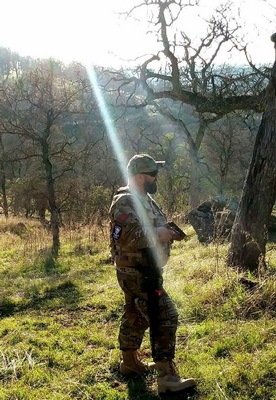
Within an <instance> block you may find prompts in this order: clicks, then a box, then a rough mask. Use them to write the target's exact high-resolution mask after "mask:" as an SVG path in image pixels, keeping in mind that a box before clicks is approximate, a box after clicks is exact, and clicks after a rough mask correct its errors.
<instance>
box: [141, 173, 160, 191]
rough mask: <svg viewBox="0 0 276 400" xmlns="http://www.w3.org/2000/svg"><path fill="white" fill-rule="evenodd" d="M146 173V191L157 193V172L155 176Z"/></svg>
mask: <svg viewBox="0 0 276 400" xmlns="http://www.w3.org/2000/svg"><path fill="white" fill-rule="evenodd" d="M143 175H144V191H145V193H149V194H155V193H156V192H157V173H156V175H155V176H151V175H148V174H143Z"/></svg>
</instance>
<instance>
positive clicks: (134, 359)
mask: <svg viewBox="0 0 276 400" xmlns="http://www.w3.org/2000/svg"><path fill="white" fill-rule="evenodd" d="M122 357H123V360H122V361H121V363H120V372H121V373H122V374H123V375H125V376H126V375H132V374H146V373H148V372H150V371H151V370H153V369H154V368H155V363H154V362H151V363H143V362H142V361H140V360H139V356H138V352H137V350H131V351H123V352H122Z"/></svg>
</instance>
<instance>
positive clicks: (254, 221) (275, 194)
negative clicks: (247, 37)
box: [228, 34, 276, 271]
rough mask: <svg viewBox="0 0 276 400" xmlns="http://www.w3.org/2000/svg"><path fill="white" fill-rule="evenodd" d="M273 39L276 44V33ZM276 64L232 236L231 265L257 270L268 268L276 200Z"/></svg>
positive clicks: (229, 255) (229, 256) (229, 260)
mask: <svg viewBox="0 0 276 400" xmlns="http://www.w3.org/2000/svg"><path fill="white" fill-rule="evenodd" d="M271 40H272V41H273V42H274V44H275V49H276V34H274V35H272V37H271ZM275 154H276V61H275V63H274V66H273V68H272V71H271V77H270V81H269V84H268V87H267V90H266V106H265V111H264V113H263V117H262V121H261V125H260V127H259V131H258V134H257V138H256V142H255V147H254V152H253V156H252V160H251V164H250V167H249V171H248V174H247V177H246V180H245V184H244V188H243V192H242V197H241V201H240V204H239V209H238V212H237V215H236V218H235V222H234V226H233V229H232V234H231V247H230V250H229V254H228V262H229V265H231V266H234V267H238V268H246V269H250V270H253V271H254V270H256V269H257V268H258V267H259V266H260V265H261V266H264V265H265V246H266V241H267V226H268V221H269V217H270V215H271V212H272V208H273V205H274V203H275V199H276V157H275Z"/></svg>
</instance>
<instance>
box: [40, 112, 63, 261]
mask: <svg viewBox="0 0 276 400" xmlns="http://www.w3.org/2000/svg"><path fill="white" fill-rule="evenodd" d="M49 120H50V115H49V113H48V122H49ZM48 125H50V124H48ZM49 136H50V128H49V126H48V127H47V128H46V129H45V131H44V139H43V140H41V147H42V160H43V164H44V168H45V175H46V185H47V193H48V201H49V208H50V214H51V231H52V238H53V244H52V256H53V257H54V258H57V257H58V253H59V248H60V229H59V211H58V207H57V202H56V194H55V188H54V177H53V167H52V164H51V161H50V157H49V144H48V138H49Z"/></svg>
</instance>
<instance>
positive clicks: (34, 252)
mask: <svg viewBox="0 0 276 400" xmlns="http://www.w3.org/2000/svg"><path fill="white" fill-rule="evenodd" d="M20 223H21V224H20ZM184 229H185V231H186V232H187V234H188V239H187V240H186V241H185V242H178V243H176V244H174V245H173V250H172V256H171V259H170V262H169V264H168V265H167V267H166V269H165V272H164V281H165V288H166V289H167V291H168V292H169V293H170V295H171V297H172V298H173V299H174V301H175V303H176V305H177V307H178V310H179V314H180V320H179V328H178V332H177V351H176V355H177V356H176V363H177V365H178V369H179V372H180V374H181V375H183V376H193V377H194V378H195V379H196V380H197V383H198V384H197V390H196V392H195V393H193V394H190V395H187V396H186V398H187V399H194V400H195V399H196V400H220V399H221V400H230V399H231V400H234V399H235V400H275V399H276V340H275V338H276V323H275V314H276V312H275V311H276V296H275V294H276V286H275V272H276V248H275V244H272V243H271V244H269V245H268V252H267V262H268V268H267V270H266V271H259V273H258V276H248V275H245V274H243V275H242V274H239V273H237V272H236V271H234V270H232V269H229V268H228V267H227V266H226V265H225V257H226V254H227V245H219V244H214V245H210V246H208V247H207V246H203V245H201V244H199V242H198V240H197V237H196V235H195V233H194V231H193V229H192V228H191V227H189V226H186V227H184ZM61 239H62V248H61V253H60V257H59V259H58V260H57V261H53V260H52V259H51V257H49V253H48V251H47V248H48V247H49V243H50V238H49V237H48V235H47V233H46V232H45V231H44V230H42V229H41V227H40V226H39V224H38V223H35V222H32V223H30V222H27V221H19V220H8V221H6V220H0V400H19V399H20V400H21V399H24V400H37V399H39V400H46V399H51V400H68V399H83V400H84V399H97V400H99V399H103V400H104V399H105V400H123V399H124V400H126V399H130V400H154V399H156V400H157V399H158V398H159V397H158V395H157V392H156V376H155V374H154V373H151V374H150V375H149V376H147V377H136V378H135V379H133V378H131V379H126V378H124V377H123V376H121V375H120V373H119V371H118V364H119V360H120V352H119V350H118V345H117V335H118V327H119V322H120V315H121V313H122V309H123V296H122V293H121V291H120V290H119V289H118V286H117V282H116V278H115V273H114V268H113V266H112V265H111V264H110V263H109V250H108V232H107V230H106V229H105V228H101V229H99V228H96V227H91V228H90V229H88V228H87V227H86V228H79V229H77V228H76V229H74V230H72V231H68V230H67V231H64V232H62V238H61ZM242 277H246V278H250V279H252V280H254V281H256V282H257V285H256V286H254V288H249V287H248V286H247V285H245V284H243V283H241V280H240V279H241V278H242ZM142 353H143V355H144V357H145V358H146V359H150V347H149V338H148V335H147V336H146V337H145V341H144V343H143V348H142ZM166 398H167V399H176V398H179V397H177V396H172V395H167V396H166ZM182 398H185V397H182Z"/></svg>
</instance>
